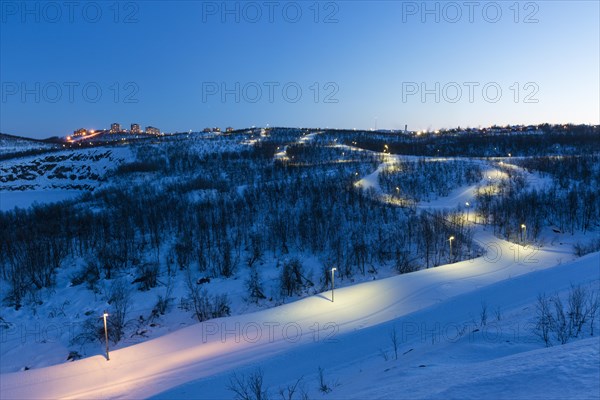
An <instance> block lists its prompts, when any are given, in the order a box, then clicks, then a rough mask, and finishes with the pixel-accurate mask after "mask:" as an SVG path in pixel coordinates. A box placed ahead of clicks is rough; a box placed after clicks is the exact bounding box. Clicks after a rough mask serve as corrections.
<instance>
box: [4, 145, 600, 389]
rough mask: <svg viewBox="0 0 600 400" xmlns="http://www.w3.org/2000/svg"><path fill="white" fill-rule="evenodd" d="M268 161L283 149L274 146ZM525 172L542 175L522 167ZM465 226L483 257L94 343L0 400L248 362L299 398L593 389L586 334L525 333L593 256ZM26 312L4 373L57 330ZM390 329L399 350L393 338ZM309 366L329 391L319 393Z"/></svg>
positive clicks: (191, 375)
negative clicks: (562, 339) (91, 350)
mask: <svg viewBox="0 0 600 400" xmlns="http://www.w3.org/2000/svg"><path fill="white" fill-rule="evenodd" d="M312 135H315V134H310V135H306V136H304V137H303V138H302V139H300V141H308V140H312V138H313V137H314V136H312ZM276 157H285V150H283V151H282V152H281V154H280V155H278V156H276ZM386 157H387V160H385V161H384V163H382V164H381V165H380V166H379V168H378V169H377V171H375V172H374V173H372V174H370V175H368V176H367V177H364V178H363V179H361V180H360V181H359V182H358V183H357V184H358V185H360V186H362V187H364V188H373V189H375V190H376V191H379V185H378V174H379V172H380V171H382V170H383V169H384V168H387V167H389V166H390V165H393V163H394V162H395V160H398V159H400V158H399V157H396V156H387V155H386ZM481 162H482V163H485V165H486V167H487V170H485V172H484V177H485V178H484V180H483V181H487V180H488V179H487V176H488V175H489V176H490V177H493V179H498V180H500V179H505V175H504V173H503V172H501V171H499V170H498V169H496V168H495V167H494V166H490V164H489V163H487V162H484V161H481ZM528 179H529V181H530V182H532V183H533V184H535V185H537V184H539V185H542V184H544V182H543V181H542V180H539V179H537V178H536V177H535V176H533V175H531V176H530V177H529V178H528ZM483 181H482V183H485V182H483ZM474 190H475V186H469V187H462V188H456V189H455V190H454V191H453V192H451V193H450V195H449V196H447V197H444V198H439V199H436V200H434V201H431V202H428V203H425V202H423V203H420V204H419V208H423V209H427V208H453V207H456V205H457V204H464V202H466V201H471V200H472V198H473V197H474V194H475V193H474ZM5 193H7V192H2V193H1V194H0V196H2V198H1V199H0V200H1V202H2V203H3V204H2V207H4V201H5V200H4V196H5ZM32 193H35V192H32ZM40 193H44V192H40ZM12 194H13V193H12V192H11V195H12ZM24 195H25V194H24ZM198 195H200V194H198ZM40 196H41V195H40ZM57 196H58V195H57ZM17 197H18V196H17ZM31 198H35V195H34V194H32V195H31ZM10 201H11V200H10V199H9V200H8V201H7V203H10ZM13 202H15V200H13ZM473 228H474V239H475V240H476V241H477V242H479V243H480V244H481V245H482V247H484V248H486V249H487V250H488V252H487V254H486V255H485V256H483V257H480V258H476V259H473V260H468V261H463V262H459V263H454V264H449V265H444V266H440V267H437V268H432V269H426V270H421V271H418V272H414V273H410V274H405V275H400V276H394V277H391V278H387V279H381V280H377V281H369V282H364V283H361V284H357V285H353V286H346V287H340V288H336V290H335V302H332V301H331V295H332V293H331V291H326V292H323V293H319V294H316V295H314V296H311V297H308V298H304V299H301V300H298V301H295V302H292V303H289V304H284V305H281V306H278V307H274V308H270V309H266V310H258V311H254V310H255V308H251V309H249V310H247V311H254V312H248V313H246V314H241V315H234V316H231V317H227V318H219V319H213V320H209V321H205V322H203V323H199V324H194V325H191V326H185V327H182V328H181V329H179V330H176V331H174V332H170V333H169V331H170V329H167V328H164V329H163V330H161V333H164V335H163V336H160V337H156V338H154V339H152V340H148V341H145V342H142V343H134V344H132V345H130V346H128V347H119V348H117V349H114V350H113V351H111V352H110V360H109V361H107V360H106V358H105V357H104V356H103V355H101V352H102V351H103V349H102V348H100V347H101V346H100V345H98V347H99V349H98V351H97V353H96V354H97V355H94V356H92V357H88V358H84V359H81V360H78V361H74V362H68V363H62V364H57V365H52V366H48V367H44V368H34V369H31V370H27V371H20V372H8V373H2V374H0V398H2V399H18V398H22V399H36V398H47V399H55V398H149V397H153V398H160V399H167V398H169V399H170V398H179V399H186V398H211V399H212V398H231V397H232V393H231V392H230V391H229V390H228V389H227V385H228V384H229V379H230V377H231V374H232V373H233V372H237V373H242V374H247V373H249V372H252V371H255V370H256V368H261V369H262V370H263V371H264V374H265V383H266V385H267V386H269V387H270V391H271V394H274V393H276V392H277V389H278V388H281V387H284V386H286V385H291V384H293V383H294V382H295V381H296V380H298V379H299V378H301V377H302V382H301V383H302V387H303V389H304V390H306V392H307V393H308V394H309V395H310V398H328V399H352V398H355V399H364V398H369V399H379V398H444V399H446V398H481V397H484V396H485V397H490V398H515V397H516V398H544V399H563V398H600V365H599V363H598V358H599V356H600V340H599V338H598V337H597V336H594V337H590V333H589V332H584V333H583V334H582V335H581V336H580V337H579V338H577V339H574V340H573V341H572V342H570V343H567V344H566V345H555V346H553V347H550V348H544V347H543V343H542V342H541V341H540V340H539V339H538V338H537V337H536V336H535V335H534V334H533V332H532V328H533V322H532V320H533V317H534V315H535V302H536V297H537V295H538V294H539V293H548V294H554V293H558V294H561V295H562V296H564V295H565V294H566V293H567V292H568V290H569V288H570V287H571V285H579V284H581V285H585V286H586V287H589V288H591V289H598V288H599V285H600V253H593V254H589V255H587V256H585V257H581V258H575V257H574V255H573V251H572V244H571V243H570V240H565V238H566V237H567V236H566V235H562V234H560V235H559V234H555V235H554V236H553V237H554V238H555V239H556V238H559V240H555V239H553V240H552V241H551V243H550V244H547V245H545V246H543V247H540V248H532V247H524V246H520V245H517V244H514V243H511V242H508V241H505V240H501V239H498V238H496V237H495V236H494V235H493V234H492V233H491V232H490V231H488V230H486V229H485V227H483V226H478V225H474V226H473ZM304 261H307V262H308V263H311V264H317V263H318V260H316V259H307V260H304ZM218 283H219V287H220V288H224V289H225V290H226V291H228V292H229V293H233V294H236V293H235V292H236V291H237V290H241V289H240V285H239V282H237V283H236V282H232V281H226V280H223V281H219V282H218ZM336 283H337V280H336ZM340 283H343V282H340ZM57 290H66V289H65V288H58V289H57ZM87 296H88V297H83V296H79V295H78V296H75V297H74V298H73V303H74V307H77V308H80V309H81V310H84V309H85V307H84V305H85V304H86V303H87V304H91V303H92V302H93V301H94V300H95V299H93V298H92V297H93V295H91V294H90V292H89V291H88V294H87ZM148 296H149V294H148ZM149 301H150V300H148V299H146V300H143V299H141V300H140V302H141V303H143V304H148V303H149ZM482 303H485V304H487V305H488V306H489V313H490V316H489V320H490V321H489V322H488V323H486V324H482V323H481V322H480V321H479V319H480V317H479V314H480V312H481V307H482ZM55 306H56V307H58V306H59V305H58V304H56V305H55ZM494 310H498V316H500V315H501V316H500V317H495V316H494V312H493V311H494ZM35 321H36V319H35V318H33V317H32V318H31V320H30V321H29V323H30V324H29V325H27V324H24V325H22V326H20V327H16V328H14V329H13V330H7V329H4V330H2V332H1V333H2V335H1V337H0V345H1V347H2V351H0V354H2V355H3V360H2V370H3V371H6V370H9V369H10V368H11V367H13V366H14V365H16V360H17V359H18V357H17V356H18V355H19V354H18V353H19V352H21V351H23V349H22V347H20V346H19V344H18V341H19V340H21V341H22V340H23V335H25V339H27V336H28V335H29V336H31V335H39V336H40V338H41V339H42V340H41V341H43V340H46V339H49V340H50V341H51V340H52V338H53V337H52V333H51V332H52V331H51V329H56V327H54V328H52V327H51V324H50V325H45V326H41V327H38V326H35V325H33V326H34V328H31V326H32V325H31V324H35ZM170 322H171V323H173V322H174V321H170ZM597 322H598V321H597ZM165 325H168V324H165ZM597 325H600V322H599V323H598V324H597ZM23 328H25V329H26V330H25V332H24V333H23ZM27 329H29V330H27ZM394 329H395V330H396V332H397V334H398V336H399V339H400V340H399V357H398V360H396V359H395V356H394V354H393V349H392V346H391V341H390V332H392V330H394ZM49 332H50V333H49ZM596 333H597V332H596ZM64 335H68V333H64ZM36 340H38V338H36ZM57 342H60V340H57ZM36 344H37V345H38V346H37V347H36V346H34V347H32V348H33V349H34V351H35V349H40V353H39V358H44V360H43V361H42V360H36V361H37V363H38V364H41V365H44V363H46V365H48V364H52V363H55V362H61V360H60V357H59V355H58V354H62V353H61V352H57V353H54V354H53V355H51V356H50V355H48V354H44V353H42V352H41V348H42V345H43V343H36ZM7 347H8V349H7ZM56 347H60V346H59V344H58V343H57V346H56ZM61 350H64V349H62V348H61ZM384 355H385V356H384ZM13 362H14V363H15V364H13ZM34 364H35V362H34ZM319 367H322V368H323V369H324V371H325V372H324V376H325V380H326V382H327V384H328V385H329V386H330V388H331V389H332V391H331V392H330V393H327V394H323V393H321V392H320V391H319V390H318V377H317V371H318V368H319Z"/></svg>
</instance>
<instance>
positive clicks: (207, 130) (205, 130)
mask: <svg viewBox="0 0 600 400" xmlns="http://www.w3.org/2000/svg"><path fill="white" fill-rule="evenodd" d="M202 132H204V133H210V132H212V129H211V128H204V129H203V130H202Z"/></svg>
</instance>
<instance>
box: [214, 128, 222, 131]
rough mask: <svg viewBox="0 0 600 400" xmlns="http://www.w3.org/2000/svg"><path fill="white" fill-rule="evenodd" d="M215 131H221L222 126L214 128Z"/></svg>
mask: <svg viewBox="0 0 600 400" xmlns="http://www.w3.org/2000/svg"><path fill="white" fill-rule="evenodd" d="M213 132H221V128H213Z"/></svg>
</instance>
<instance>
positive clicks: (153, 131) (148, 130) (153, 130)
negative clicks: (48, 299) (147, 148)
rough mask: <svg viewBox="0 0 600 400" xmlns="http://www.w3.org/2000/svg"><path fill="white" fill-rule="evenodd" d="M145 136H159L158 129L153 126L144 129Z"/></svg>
mask: <svg viewBox="0 0 600 400" xmlns="http://www.w3.org/2000/svg"><path fill="white" fill-rule="evenodd" d="M146 134H147V135H160V129H158V128H155V127H153V126H147V127H146Z"/></svg>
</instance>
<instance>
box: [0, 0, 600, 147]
mask: <svg viewBox="0 0 600 400" xmlns="http://www.w3.org/2000/svg"><path fill="white" fill-rule="evenodd" d="M0 4H1V8H0V11H1V18H2V20H1V25H0V81H1V83H2V87H1V91H2V93H1V99H0V101H1V103H0V105H1V111H0V112H1V114H0V132H3V133H12V134H19V135H25V136H30V137H48V136H52V135H59V136H64V135H67V134H70V133H71V132H72V131H73V130H74V129H76V128H80V127H84V128H88V129H100V128H108V127H109V125H110V123H111V122H120V123H121V124H124V125H126V126H129V124H131V123H132V122H136V123H139V124H141V125H142V127H145V126H147V125H152V126H156V127H159V128H160V129H162V130H163V131H167V132H171V131H183V130H189V129H193V130H199V129H202V128H204V127H206V126H220V127H226V126H233V127H236V128H237V127H247V126H252V125H256V126H265V125H267V124H270V125H271V126H308V127H338V128H362V129H369V128H375V127H377V128H379V129H383V128H404V125H405V124H408V127H409V129H412V130H420V129H438V128H445V127H454V126H457V125H460V126H463V127H464V126H479V125H482V126H486V125H490V124H520V123H523V124H532V123H540V122H551V123H554V122H556V123H563V122H573V123H593V124H598V123H599V118H600V117H599V112H600V111H599V109H600V104H599V97H600V94H599V87H600V83H599V71H600V64H599V57H600V44H599V38H600V32H599V22H598V21H599V20H600V11H599V2H598V1H580V2H576V1H569V2H566V1H564V2H563V1H539V2H518V3H515V2H513V1H507V2H504V1H499V2H471V3H468V2H463V1H458V2H428V3H423V2H421V1H418V2H393V1H383V2H362V1H341V2H313V1H306V2H304V1H302V2H293V1H291V2H287V1H273V2H270V3H269V2H265V1H258V2H228V3H226V6H225V7H226V8H227V9H224V7H223V3H222V2H221V1H217V2H200V1H189V2H162V1H131V2H127V1H125V2H118V3H117V2H113V1H107V2H104V1H97V2H85V1H79V2H76V5H71V4H72V3H69V2H62V1H58V2H50V3H44V2H28V3H22V2H21V1H15V2H13V1H5V0H2V1H1V2H0ZM24 4H25V5H24ZM470 4H472V5H470ZM98 90H100V91H101V92H98ZM298 90H301V92H302V93H301V95H299V93H298ZM423 90H426V92H423ZM498 90H500V91H501V94H499V93H498ZM515 96H518V98H515ZM436 97H437V98H436Z"/></svg>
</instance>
